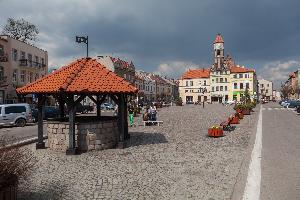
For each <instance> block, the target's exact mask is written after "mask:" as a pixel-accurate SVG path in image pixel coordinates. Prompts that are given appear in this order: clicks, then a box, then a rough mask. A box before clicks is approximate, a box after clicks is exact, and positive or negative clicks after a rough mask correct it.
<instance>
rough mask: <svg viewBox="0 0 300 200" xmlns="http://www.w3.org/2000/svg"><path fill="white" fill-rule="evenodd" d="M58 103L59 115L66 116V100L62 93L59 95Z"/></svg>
mask: <svg viewBox="0 0 300 200" xmlns="http://www.w3.org/2000/svg"><path fill="white" fill-rule="evenodd" d="M58 104H59V117H60V118H64V117H65V102H64V100H63V98H62V96H61V95H59V97H58Z"/></svg>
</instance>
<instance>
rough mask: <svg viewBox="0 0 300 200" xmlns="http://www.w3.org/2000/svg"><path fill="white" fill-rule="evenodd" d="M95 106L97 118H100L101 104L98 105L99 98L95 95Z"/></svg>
mask: <svg viewBox="0 0 300 200" xmlns="http://www.w3.org/2000/svg"><path fill="white" fill-rule="evenodd" d="M96 106H97V117H100V116H101V104H100V96H99V95H97V100H96Z"/></svg>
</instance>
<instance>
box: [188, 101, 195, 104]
mask: <svg viewBox="0 0 300 200" xmlns="http://www.w3.org/2000/svg"><path fill="white" fill-rule="evenodd" d="M186 104H194V102H193V101H187V102H186Z"/></svg>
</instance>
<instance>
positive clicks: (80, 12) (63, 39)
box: [0, 0, 300, 76]
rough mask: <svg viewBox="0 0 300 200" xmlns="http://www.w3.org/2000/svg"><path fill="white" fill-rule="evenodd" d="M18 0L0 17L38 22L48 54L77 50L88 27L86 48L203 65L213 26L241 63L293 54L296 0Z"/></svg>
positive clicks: (152, 61)
mask: <svg viewBox="0 0 300 200" xmlns="http://www.w3.org/2000/svg"><path fill="white" fill-rule="evenodd" d="M20 2H21V1H16V0H15V1H10V0H5V1H2V2H1V3H0V7H1V8H3V9H2V10H3V11H4V12H1V14H0V15H1V18H0V23H1V24H3V23H4V22H5V21H4V20H3V19H6V18H7V17H24V18H25V19H28V20H31V21H32V22H33V23H36V24H37V25H38V26H39V27H40V31H41V32H44V33H45V34H47V36H48V37H47V38H48V39H47V41H45V40H44V41H40V44H46V43H48V44H49V43H56V45H57V48H55V49H53V50H52V49H51V51H50V50H49V55H50V56H49V59H53V60H55V59H57V60H62V58H63V57H77V56H83V55H84V53H85V52H84V48H82V47H80V46H78V45H77V44H75V42H74V37H75V35H80V34H82V35H89V39H90V49H91V53H92V54H95V55H96V54H104V53H115V55H127V56H128V57H129V58H130V59H133V61H134V63H135V64H136V65H137V66H138V67H139V68H141V69H144V70H148V71H152V70H153V71H154V70H156V69H158V68H159V66H160V65H161V64H163V63H172V61H174V62H175V61H176V62H177V61H183V62H186V63H188V62H192V63H196V64H200V63H207V65H209V64H210V63H211V62H212V60H213V59H212V51H213V49H212V42H213V40H214V37H215V35H216V34H217V33H219V32H220V33H222V35H223V37H224V40H225V51H226V53H230V54H232V55H233V57H234V58H235V59H236V60H237V62H238V63H239V64H244V65H246V64H249V65H251V66H254V67H255V68H256V69H260V68H261V67H263V65H262V63H268V62H272V61H274V60H281V61H288V60H291V59H294V60H295V59H296V60H297V59H299V52H298V49H299V47H298V41H300V35H299V34H298V33H299V32H300V25H299V23H298V19H299V17H300V13H299V12H298V8H299V7H300V2H299V1H298V0H286V1H276V0H275V1H274V0H254V1H240V0H229V1H217V0H203V1H197V0H188V1H179V0H164V1H161V0H151V1H141V0H128V1H118V0H102V1H97V2H95V1H89V0H86V1H79V0H76V1H58V0H56V1H50V0H49V1H43V3H40V1H37V0H28V1H26V2H27V3H26V4H25V5H23V4H22V6H21V3H20ZM12 13H13V14H12ZM51 36H52V37H51ZM40 39H41V40H42V39H43V38H40ZM45 46H47V45H45ZM48 46H49V45H48ZM54 62H55V61H54ZM175 68H176V67H175ZM175 76H179V74H177V75H175Z"/></svg>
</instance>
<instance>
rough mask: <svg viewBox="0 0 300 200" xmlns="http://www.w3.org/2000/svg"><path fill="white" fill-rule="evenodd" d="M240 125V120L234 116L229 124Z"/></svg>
mask: <svg viewBox="0 0 300 200" xmlns="http://www.w3.org/2000/svg"><path fill="white" fill-rule="evenodd" d="M239 123H240V119H239V118H238V117H237V116H234V117H233V118H232V120H231V124H239Z"/></svg>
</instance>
